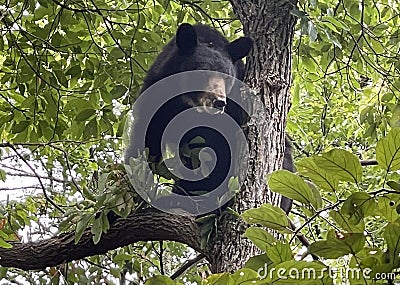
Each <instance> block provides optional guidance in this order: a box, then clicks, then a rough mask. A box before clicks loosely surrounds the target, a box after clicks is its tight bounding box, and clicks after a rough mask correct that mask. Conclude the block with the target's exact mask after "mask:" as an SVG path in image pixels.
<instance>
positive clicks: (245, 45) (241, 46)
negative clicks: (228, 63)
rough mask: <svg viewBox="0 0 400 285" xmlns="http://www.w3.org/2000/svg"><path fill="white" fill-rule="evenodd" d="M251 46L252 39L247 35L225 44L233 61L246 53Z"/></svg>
mask: <svg viewBox="0 0 400 285" xmlns="http://www.w3.org/2000/svg"><path fill="white" fill-rule="evenodd" d="M252 47H253V40H252V39H250V38H247V37H242V38H239V39H237V40H234V41H233V42H231V43H230V44H229V45H228V46H227V50H228V53H229V55H230V56H231V58H232V60H233V62H235V61H237V60H239V59H242V58H244V57H245V56H246V55H248V54H249V52H250V50H251V48H252Z"/></svg>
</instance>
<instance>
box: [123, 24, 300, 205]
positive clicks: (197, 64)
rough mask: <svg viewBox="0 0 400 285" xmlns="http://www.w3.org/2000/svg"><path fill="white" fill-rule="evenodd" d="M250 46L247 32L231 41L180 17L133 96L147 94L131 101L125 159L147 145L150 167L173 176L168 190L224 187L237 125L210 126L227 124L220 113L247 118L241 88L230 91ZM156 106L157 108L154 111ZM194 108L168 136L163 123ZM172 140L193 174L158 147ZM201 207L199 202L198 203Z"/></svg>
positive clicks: (193, 192)
mask: <svg viewBox="0 0 400 285" xmlns="http://www.w3.org/2000/svg"><path fill="white" fill-rule="evenodd" d="M251 47H252V40H251V39H250V38H247V37H242V38H239V39H237V40H235V41H233V42H229V41H228V40H227V39H226V38H225V37H224V36H222V35H221V34H220V33H219V32H218V31H217V30H215V29H213V28H211V27H209V26H205V25H200V24H197V25H194V26H192V25H190V24H182V25H180V26H179V28H178V31H177V33H176V36H175V37H174V38H173V39H172V40H171V41H170V42H169V43H168V44H167V45H166V46H165V47H164V49H163V51H162V52H161V53H160V55H159V56H158V57H157V58H156V60H155V62H154V63H153V65H152V66H151V68H150V70H149V71H148V73H147V75H146V77H145V79H144V84H143V87H142V89H141V91H140V96H139V99H143V97H146V98H148V100H146V98H144V100H142V101H143V102H144V103H141V104H138V105H137V104H135V107H134V109H133V111H134V122H133V127H132V133H131V136H130V143H129V146H128V149H127V151H126V154H125V163H127V164H129V158H130V157H137V156H138V155H140V154H142V153H143V150H144V148H147V149H148V157H147V161H148V162H149V164H150V165H151V166H150V167H151V169H152V170H153V171H154V172H155V173H156V174H159V175H161V176H164V177H167V178H173V179H174V180H175V181H176V182H175V185H174V187H173V188H174V191H173V192H174V193H177V194H180V195H186V196H190V197H196V196H199V195H202V194H205V193H211V192H213V191H214V190H215V189H217V188H219V189H226V190H227V189H228V183H229V178H230V177H231V176H234V174H236V172H235V171H233V170H232V169H235V168H237V165H234V164H235V163H234V161H235V158H236V157H238V156H239V153H240V151H241V146H240V144H239V143H238V142H237V129H232V130H231V129H228V130H223V134H222V135H221V133H220V131H221V130H220V129H218V126H217V127H213V126H214V123H215V122H222V123H221V125H219V126H228V125H229V124H230V123H231V122H229V119H228V118H226V116H224V115H227V116H228V117H230V118H231V119H233V121H234V122H235V123H236V124H237V125H239V126H242V125H243V124H244V123H245V121H246V119H247V115H248V114H246V112H245V110H243V108H242V107H241V106H240V105H241V104H240V102H239V101H238V99H237V98H238V97H240V96H236V97H235V98H236V99H235V100H233V99H232V98H233V93H236V95H237V94H238V93H239V92H238V91H239V88H240V86H238V84H236V82H235V79H238V80H242V79H243V77H244V71H245V67H244V64H243V62H242V60H241V59H242V58H244V57H245V56H246V55H247V54H248V53H249V51H250V50H251ZM195 71H198V72H195ZM180 74H183V75H182V76H181V75H180ZM174 75H177V76H175V77H174ZM171 76H172V77H171ZM185 76H186V77H185ZM193 77H194V81H193ZM163 79H167V80H168V79H169V81H170V83H169V84H165V85H162V87H159V88H154V90H155V91H154V92H153V90H151V89H152V88H153V86H154V85H153V84H155V83H158V82H162V80H163ZM191 80H192V81H191ZM171 81H172V84H171ZM195 81H199V82H202V83H201V84H200V85H201V88H198V87H196V88H194V89H193V90H192V89H190V87H188V86H189V85H195V84H196V82H195ZM239 85H240V84H239ZM177 86H178V87H177ZM174 88H178V89H177V90H181V91H182V93H180V92H181V91H179V92H177V91H176V90H175V91H174V92H177V93H178V94H172V95H167V96H166V97H163V96H164V95H165V94H167V93H168V92H171V90H173V89H174ZM179 88H181V89H179ZM150 90H151V91H150ZM152 93H159V95H157V96H159V97H151V96H152ZM161 97H163V98H162V99H161ZM153 98H154V99H153ZM139 99H138V100H139ZM156 101H161V103H160V102H156ZM159 103H160V104H159ZM158 104H159V105H158ZM153 105H156V107H154V106H153ZM154 108H155V109H156V110H155V111H152V110H153V109H154ZM193 109H194V111H193V112H192V113H188V114H187V115H186V116H184V117H183V118H184V119H177V120H178V121H179V122H178V123H177V125H178V127H175V128H176V129H179V128H181V129H184V132H183V133H182V135H181V134H180V132H176V133H174V132H173V134H172V136H171V135H170V136H167V134H166V133H168V132H167V131H166V130H168V127H169V126H170V124H171V123H172V122H174V119H176V118H178V116H179V115H180V114H184V112H185V111H187V110H193ZM224 120H225V123H224V122H223V121H224ZM175 121H176V120H175ZM185 128H187V129H185ZM222 128H223V127H222ZM174 135H176V137H175V138H174ZM141 136H144V138H143V137H141ZM171 141H173V142H175V141H176V146H177V152H176V153H179V155H178V157H179V160H180V162H181V165H183V166H184V168H186V169H188V170H192V171H189V172H190V175H192V176H190V177H189V176H188V175H187V174H186V175H183V178H182V176H180V175H179V171H178V172H174V173H172V172H170V168H169V167H168V166H167V165H166V162H165V160H164V158H163V153H164V152H163V151H164V150H165V148H166V146H167V145H168V144H169V143H171ZM286 150H287V151H286V153H285V160H284V168H285V169H288V170H290V171H293V162H292V158H291V153H290V152H289V151H290V150H291V148H290V143H289V142H288V141H286ZM213 155H214V156H213ZM210 157H211V158H210ZM238 163H239V164H240V163H241V162H238ZM210 169H211V170H212V171H209V170H210ZM220 197H221V192H219V195H218V196H217V198H216V199H218V198H220ZM214 199H215V197H214ZM196 202H199V200H196ZM219 202H220V201H215V205H207V206H209V207H208V208H211V209H216V208H218V207H220V206H221V205H217V204H218V203H219ZM224 202H226V201H224ZM207 203H209V201H207ZM214 206H215V207H214ZM201 207H202V208H204V205H203V206H201ZM281 207H282V208H283V209H284V210H285V211H286V212H288V211H289V210H290V208H291V200H290V199H287V198H283V199H282V204H281ZM206 208H207V207H206ZM200 212H201V210H200Z"/></svg>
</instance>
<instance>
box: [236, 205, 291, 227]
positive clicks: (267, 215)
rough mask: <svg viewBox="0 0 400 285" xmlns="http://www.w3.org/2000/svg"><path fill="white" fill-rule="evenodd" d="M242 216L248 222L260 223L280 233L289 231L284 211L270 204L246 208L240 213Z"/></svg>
mask: <svg viewBox="0 0 400 285" xmlns="http://www.w3.org/2000/svg"><path fill="white" fill-rule="evenodd" d="M242 218H243V219H244V221H245V222H246V223H249V224H260V225H262V226H264V227H267V228H271V229H275V230H277V231H280V232H282V233H289V232H290V231H289V230H288V227H289V221H288V219H287V217H286V213H285V212H284V211H283V210H282V209H281V208H279V207H275V206H272V205H271V204H263V205H261V207H260V208H257V209H250V210H247V211H245V212H244V213H243V214H242Z"/></svg>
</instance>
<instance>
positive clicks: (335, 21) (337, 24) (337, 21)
mask: <svg viewBox="0 0 400 285" xmlns="http://www.w3.org/2000/svg"><path fill="white" fill-rule="evenodd" d="M323 21H328V22H330V23H332V24H333V25H335V27H337V28H340V29H343V30H345V31H350V28H349V26H347V25H346V23H344V22H343V21H341V20H340V19H338V18H335V17H331V16H324V17H323ZM336 31H337V30H336Z"/></svg>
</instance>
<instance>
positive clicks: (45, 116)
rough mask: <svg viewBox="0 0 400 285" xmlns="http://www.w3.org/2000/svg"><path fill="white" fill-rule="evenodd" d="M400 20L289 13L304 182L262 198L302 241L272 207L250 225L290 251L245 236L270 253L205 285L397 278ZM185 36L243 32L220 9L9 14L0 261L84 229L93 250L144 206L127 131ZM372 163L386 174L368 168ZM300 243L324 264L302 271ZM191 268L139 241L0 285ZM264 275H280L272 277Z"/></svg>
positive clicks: (182, 256)
mask: <svg viewBox="0 0 400 285" xmlns="http://www.w3.org/2000/svg"><path fill="white" fill-rule="evenodd" d="M399 8H400V7H399V3H397V1H387V0H379V1H372V0H363V1H361V2H360V1H355V0H340V1H337V2H332V1H328V0H320V1H315V0H310V1H304V0H302V1H299V5H298V8H295V9H293V11H292V13H293V14H294V15H295V16H296V17H298V25H297V27H296V33H295V43H294V47H293V87H292V95H293V105H292V109H291V113H290V116H289V121H288V131H289V133H290V135H291V136H292V137H293V139H294V141H295V142H296V144H295V148H296V156H297V164H296V166H297V171H298V173H297V174H292V173H288V172H285V171H279V172H276V173H274V174H272V175H271V176H270V177H269V185H270V187H271V188H272V189H273V190H275V191H277V192H279V193H282V194H285V195H287V196H288V197H291V198H292V199H294V200H295V201H296V202H295V209H294V211H293V213H292V214H291V216H290V218H291V219H292V220H293V221H294V224H295V227H296V228H297V230H296V231H293V230H292V229H291V228H290V225H289V222H288V220H287V219H286V217H285V216H284V214H283V212H282V211H281V210H280V209H277V208H274V207H272V206H270V205H263V206H262V207H261V208H259V209H253V210H250V211H248V212H246V213H245V214H244V215H243V217H244V219H245V220H246V221H248V222H251V223H256V224H259V225H262V226H263V227H268V228H272V229H275V230H278V231H280V232H281V233H282V234H284V236H285V238H286V241H284V240H279V241H277V240H276V238H275V237H274V236H272V235H271V234H270V233H268V232H267V231H266V230H265V229H264V228H261V227H251V228H249V229H248V230H247V232H246V234H245V236H246V237H247V238H249V239H251V240H252V241H253V242H254V243H255V244H256V245H257V246H258V247H259V248H260V250H262V251H263V252H265V253H264V254H261V255H258V256H255V257H253V258H252V259H251V260H250V261H249V262H248V264H247V266H246V267H247V268H244V269H242V270H241V271H238V272H235V273H233V274H230V273H223V274H220V275H212V276H210V277H209V278H208V279H207V281H204V282H208V283H207V284H266V283H274V284H279V283H283V281H282V279H280V278H277V277H278V275H276V274H277V272H279V271H278V270H279V268H281V270H282V271H281V272H284V271H285V270H286V269H291V268H297V269H304V268H306V269H310V268H313V270H315V272H316V274H319V273H321V274H322V273H323V272H324V273H325V274H323V275H324V278H320V279H318V282H320V283H323V284H331V283H332V282H331V279H330V278H331V277H330V276H328V275H327V272H326V271H323V269H326V268H327V266H330V267H335V268H336V267H339V266H340V265H343V263H341V262H345V265H346V266H347V267H348V268H372V270H373V271H372V272H371V275H370V276H375V275H373V274H375V273H378V272H381V273H382V272H383V273H388V272H390V271H391V270H392V269H395V268H399V260H398V256H399V252H398V243H399V240H398V237H399V236H400V226H399V209H400V204H399V191H400V190H399V189H400V182H399V178H400V177H399V172H398V170H399V165H400V164H399V161H400V158H399V151H398V150H399V141H400V139H399V136H400V135H399V131H398V129H396V127H400V103H399V98H400V92H399V89H400V78H399V76H398V74H399V73H400V72H399V71H400V70H399V69H400V61H399V51H400V46H399V42H400V40H399V29H398V24H399V23H398V22H399V20H400V19H399V14H400V13H399ZM181 22H190V23H193V22H204V23H209V24H213V25H215V26H216V27H218V28H219V29H220V30H221V31H223V32H224V33H225V34H226V36H227V37H228V38H236V37H237V35H235V34H236V32H238V31H239V32H240V27H241V25H240V23H239V22H238V21H237V20H235V16H234V14H233V12H232V9H231V7H230V5H229V3H228V2H226V1H210V0H205V1H186V0H185V1H184V0H181V1H165V0H156V1H150V2H149V1H141V0H139V1H135V2H134V3H130V2H126V1H121V0H113V1H104V0H91V1H87V0H82V1H74V0H71V1H57V0H40V1H33V0H25V1H16V0H6V1H5V3H4V4H0V138H1V141H2V143H1V144H0V155H1V162H0V184H1V186H0V187H2V188H1V189H0V190H1V191H0V197H1V198H0V199H1V200H2V202H1V203H0V246H1V247H9V246H10V244H9V243H10V242H11V241H16V240H22V241H27V240H36V239H42V238H46V237H48V236H51V235H53V234H54V233H56V232H64V231H70V230H76V240H79V237H80V235H81V234H82V231H83V229H84V228H86V227H87V226H89V227H91V230H92V233H93V234H94V235H93V236H94V241H95V242H96V241H98V239H99V238H100V237H101V234H102V233H103V232H106V231H107V229H108V226H109V225H108V220H107V219H105V217H107V215H108V214H109V213H117V214H119V215H121V216H126V215H128V214H129V213H130V212H131V211H134V210H135V209H136V207H138V203H137V200H136V199H135V195H134V193H133V192H132V191H130V189H129V187H123V185H124V183H125V181H124V176H123V172H122V170H121V168H120V166H119V162H120V161H121V155H122V150H123V140H122V136H123V133H124V124H125V118H126V114H127V112H128V110H130V106H131V104H132V102H133V101H134V99H135V97H136V95H137V92H138V90H139V88H140V86H141V82H142V80H143V77H144V74H145V72H146V70H147V68H148V67H149V65H150V64H151V62H152V60H153V59H154V58H155V55H156V54H157V53H158V52H159V51H160V50H161V48H162V47H163V46H164V44H165V43H166V41H168V40H169V39H170V38H171V37H172V35H173V34H174V32H175V30H176V27H177V26H178V25H179V23H181ZM315 154H319V155H317V156H314V155H315ZM372 158H376V160H377V162H378V164H379V165H378V166H367V167H364V166H365V165H366V164H367V163H365V164H363V166H361V164H360V163H359V159H361V160H363V159H372ZM304 178H307V180H308V181H312V182H313V183H312V184H310V183H308V181H304ZM1 181H7V183H6V184H5V183H1ZM10 185H13V188H10ZM27 185H28V186H27ZM132 197H133V199H132ZM300 233H301V234H302V235H303V236H305V237H306V238H307V239H308V240H309V241H311V242H312V245H311V246H310V248H309V251H310V252H312V253H313V254H315V255H316V256H319V257H320V258H321V260H320V261H308V260H301V261H299V259H300V258H301V256H302V255H304V249H303V248H300V247H298V245H297V244H296V242H295V234H300ZM192 254H193V253H192V251H190V250H188V249H187V248H186V247H185V246H184V245H180V244H176V243H169V242H164V243H163V244H161V245H160V244H158V243H146V242H144V243H138V244H135V245H134V246H129V247H125V248H121V249H118V250H115V251H112V252H109V253H108V254H106V255H102V256H94V257H90V258H87V259H86V260H82V261H77V262H71V263H68V264H66V265H62V266H60V267H57V268H55V267H54V268H49V269H48V270H46V271H42V272H23V271H20V270H16V269H6V268H0V278H5V279H6V280H7V281H8V282H14V281H16V282H27V283H29V284H47V283H49V282H53V283H54V284H71V283H76V284H90V283H93V284H101V283H108V284H113V283H118V282H117V281H120V282H122V280H127V281H132V282H136V283H137V284H144V283H145V282H146V279H148V278H150V277H151V276H154V275H159V274H163V275H171V274H172V273H173V272H174V271H175V270H176V269H177V268H178V267H179V266H180V264H181V263H182V262H183V261H184V260H187V259H189V258H190V257H191V256H192ZM294 257H295V259H296V260H295V259H294ZM265 265H267V268H265ZM260 268H261V269H262V270H261V271H258V269H260ZM271 268H275V271H274V272H275V273H274V274H271V275H268V276H267V274H266V273H267V272H270V271H268V270H270V269H271ZM265 269H267V270H265ZM196 270H197V269H196V268H193V269H191V270H190V271H189V272H187V273H186V275H185V277H183V278H181V279H180V280H179V281H170V280H168V279H166V277H158V276H157V277H154V278H153V279H149V280H148V281H147V283H146V284H156V283H157V282H161V281H159V280H160V278H161V280H162V282H163V284H179V282H180V283H185V284H190V283H189V282H193V283H194V284H201V282H203V281H202V278H201V275H204V273H205V270H204V268H202V267H201V266H199V269H198V270H199V272H196ZM257 271H258V272H257ZM287 272H288V271H287V270H286V273H287ZM263 274H266V275H265V277H266V278H264V279H262V280H260V278H258V277H259V276H260V275H261V276H262V275H263ZM285 276H286V275H285ZM279 279H280V280H279ZM333 279H335V281H337V282H341V281H343V279H340V277H338V276H336V277H333ZM50 280H51V281H50ZM286 281H287V282H286ZM286 281H285V282H286V283H293V284H298V280H293V282H291V281H288V280H286ZM302 281H304V282H302V283H301V284H303V283H304V284H305V283H306V282H310V284H316V283H313V282H312V281H315V280H312V281H310V279H308V281H306V280H302ZM347 281H349V282H351V284H358V282H359V281H360V279H354V278H353V279H351V278H350V279H347ZM361 281H362V282H361V283H362V284H369V283H368V282H367V281H365V280H361ZM251 282H253V283H251ZM377 283H378V284H379V282H377Z"/></svg>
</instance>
